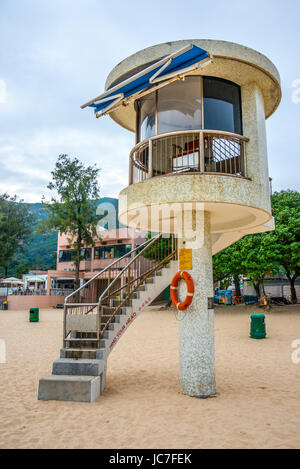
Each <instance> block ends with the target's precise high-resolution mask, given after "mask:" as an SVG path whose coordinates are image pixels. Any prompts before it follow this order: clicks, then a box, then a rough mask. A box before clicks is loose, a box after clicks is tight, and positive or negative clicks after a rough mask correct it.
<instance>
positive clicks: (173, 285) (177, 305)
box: [170, 271, 195, 311]
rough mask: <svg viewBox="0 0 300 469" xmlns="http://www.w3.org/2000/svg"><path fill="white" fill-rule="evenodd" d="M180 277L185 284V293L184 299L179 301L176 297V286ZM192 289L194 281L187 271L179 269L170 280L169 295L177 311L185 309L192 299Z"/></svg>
mask: <svg viewBox="0 0 300 469" xmlns="http://www.w3.org/2000/svg"><path fill="white" fill-rule="evenodd" d="M181 279H183V280H184V281H185V282H186V284H187V295H186V297H185V300H184V301H183V302H181V303H180V301H178V297H177V288H178V283H179V280H181ZM194 291H195V290H194V282H193V279H192V277H191V276H190V274H189V273H188V272H185V271H179V272H177V273H176V274H175V275H174V277H173V279H172V282H171V287H170V295H171V300H172V303H173V305H174V306H175V308H177V309H178V310H179V311H184V310H186V309H187V308H188V307H189V306H190V304H191V303H192V301H193V296H194Z"/></svg>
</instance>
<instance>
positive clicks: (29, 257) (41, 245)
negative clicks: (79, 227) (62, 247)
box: [8, 197, 124, 277]
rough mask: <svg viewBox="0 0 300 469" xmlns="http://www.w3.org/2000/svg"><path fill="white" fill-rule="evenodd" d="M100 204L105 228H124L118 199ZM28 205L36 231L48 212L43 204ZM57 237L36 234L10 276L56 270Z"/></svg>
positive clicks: (10, 271) (17, 257) (54, 234)
mask: <svg viewBox="0 0 300 469" xmlns="http://www.w3.org/2000/svg"><path fill="white" fill-rule="evenodd" d="M99 202H101V205H102V211H103V213H104V214H105V215H106V219H105V221H106V222H107V226H106V225H105V226H104V228H107V229H112V228H122V227H124V225H122V224H120V223H119V221H118V199H115V198H111V197H102V198H101V199H100V200H99ZM26 205H27V206H28V208H29V210H30V211H31V213H32V214H33V215H34V217H35V220H36V223H35V226H34V227H33V229H34V230H35V229H36V227H37V225H38V223H39V220H45V219H47V212H46V210H45V208H44V206H43V204H42V203H34V204H29V203H27V204H26ZM108 225H109V226H108ZM57 237H58V233H57V232H54V233H51V234H47V235H41V234H34V235H33V239H32V241H31V242H30V243H29V244H28V245H27V247H26V249H25V252H24V253H23V254H17V255H16V256H15V258H14V260H12V262H11V264H10V267H9V269H8V274H9V276H14V277H20V276H21V274H22V273H25V272H27V270H28V268H29V269H30V270H48V269H56V252H57Z"/></svg>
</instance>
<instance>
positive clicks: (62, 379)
mask: <svg viewBox="0 0 300 469" xmlns="http://www.w3.org/2000/svg"><path fill="white" fill-rule="evenodd" d="M100 389H101V379H100V376H72V375H50V376H46V377H45V378H41V379H40V380H39V387H38V399H39V400H43V401H50V400H55V401H76V402H93V401H94V400H95V399H97V398H98V397H99V396H100Z"/></svg>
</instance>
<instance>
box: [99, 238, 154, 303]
mask: <svg viewBox="0 0 300 469" xmlns="http://www.w3.org/2000/svg"><path fill="white" fill-rule="evenodd" d="M161 236H162V234H161V233H159V234H158V235H156V236H154V237H153V238H151V239H150V240H149V239H148V244H147V246H145V247H144V249H142V250H141V251H140V252H139V253H138V254H137V255H136V256H135V257H134V258H133V259H131V261H130V262H128V264H126V266H125V267H124V268H123V269H122V270H121V272H119V273H118V275H116V277H115V278H114V279H113V280H112V282H111V283H110V284H109V285H108V287H106V289H105V290H104V291H103V292H102V293H101V295H100V296H99V300H98V305H99V306H101V301H102V299H103V297H104V295H105V293H107V292H108V290H110V288H111V287H112V285H113V284H114V283H115V282H116V281H117V280H118V279H119V278H120V277H121V275H122V274H123V273H124V272H125V270H127V269H128V267H129V266H130V265H131V264H133V262H134V261H136V259H137V258H138V257H139V256H140V255H141V254H142V253H143V252H144V251H145V250H146V249H148V247H150V246H151V245H152V244H153V243H154V242H155V241H156V240H157V239H159V238H161ZM149 241H150V242H149ZM144 244H145V243H144ZM140 247H141V246H139V248H140Z"/></svg>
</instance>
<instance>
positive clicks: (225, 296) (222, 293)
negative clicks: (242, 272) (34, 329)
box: [214, 290, 233, 305]
mask: <svg viewBox="0 0 300 469" xmlns="http://www.w3.org/2000/svg"><path fill="white" fill-rule="evenodd" d="M214 302H215V303H216V304H225V305H232V304H233V291H232V290H219V292H218V293H217V294H216V295H214Z"/></svg>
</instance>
